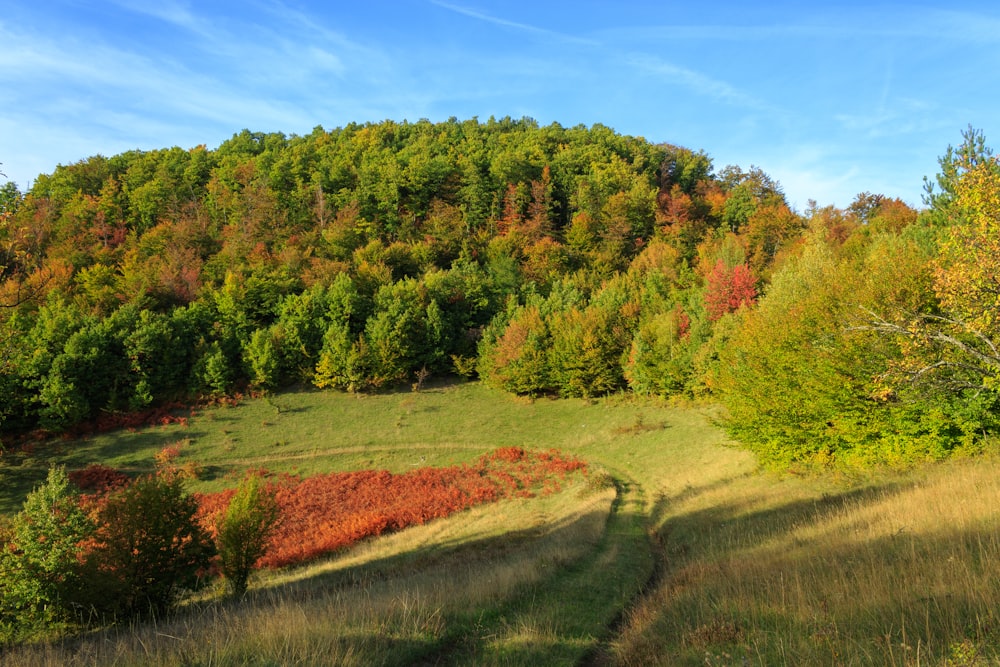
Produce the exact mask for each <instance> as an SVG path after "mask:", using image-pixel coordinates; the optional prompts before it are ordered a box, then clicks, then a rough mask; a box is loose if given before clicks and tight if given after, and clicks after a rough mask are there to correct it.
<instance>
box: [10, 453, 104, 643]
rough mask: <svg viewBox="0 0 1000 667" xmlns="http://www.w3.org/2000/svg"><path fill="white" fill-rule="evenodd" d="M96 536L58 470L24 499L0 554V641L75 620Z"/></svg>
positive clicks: (51, 469)
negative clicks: (89, 545)
mask: <svg viewBox="0 0 1000 667" xmlns="http://www.w3.org/2000/svg"><path fill="white" fill-rule="evenodd" d="M94 531H95V525H94V523H93V521H92V520H91V519H90V518H89V517H88V516H87V514H86V512H84V510H83V509H81V507H80V503H79V499H78V494H77V493H76V492H75V491H74V490H73V488H72V487H71V485H70V482H69V478H68V476H67V475H66V471H65V469H63V468H50V469H49V474H48V477H47V478H46V481H45V483H44V484H42V485H41V486H39V487H37V488H36V489H35V490H34V491H32V492H31V493H30V494H28V497H27V499H26V500H25V501H24V507H23V509H22V510H21V512H20V513H19V514H18V515H17V516H16V517H14V519H13V521H12V522H11V525H10V530H9V533H8V535H7V541H6V544H4V545H3V550H2V551H0V604H2V608H0V636H3V637H4V638H5V639H19V638H21V637H23V636H25V635H30V634H31V633H32V632H36V631H44V630H45V629H47V628H49V627H51V626H52V625H53V624H57V623H65V622H69V621H72V620H75V619H76V617H77V613H78V612H79V611H80V609H79V601H80V600H81V597H82V596H81V591H82V589H83V587H84V586H85V585H86V583H87V582H86V581H85V577H84V559H85V546H84V545H85V542H86V540H88V539H89V538H90V537H91V536H92V535H93V534H94Z"/></svg>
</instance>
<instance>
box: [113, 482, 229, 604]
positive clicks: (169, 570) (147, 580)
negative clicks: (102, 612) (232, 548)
mask: <svg viewBox="0 0 1000 667" xmlns="http://www.w3.org/2000/svg"><path fill="white" fill-rule="evenodd" d="M197 512H198V502H197V500H195V498H194V497H193V496H191V495H189V494H187V493H185V491H184V487H183V480H182V479H181V478H180V477H178V476H171V475H153V476H147V477H142V478H140V479H137V480H136V481H135V482H133V483H132V484H131V485H129V486H127V487H125V488H124V489H121V490H119V491H116V492H113V493H112V494H111V495H109V496H108V497H107V498H106V500H105V501H104V503H103V505H102V506H101V508H100V509H99V512H98V524H99V528H98V530H97V535H96V540H97V547H96V549H95V552H96V553H95V556H96V558H97V561H98V563H99V565H100V569H101V573H102V575H103V581H104V582H105V584H104V585H105V586H106V589H107V591H108V594H107V598H106V600H107V602H108V606H109V607H110V608H109V609H108V611H110V612H112V613H117V614H122V615H126V616H132V615H140V616H144V615H148V614H159V613H163V612H165V611H167V610H169V609H170V608H171V606H172V605H173V604H174V602H175V601H176V600H177V598H178V596H179V595H180V593H181V592H182V591H185V590H192V589H195V588H197V586H198V585H199V584H200V583H202V581H203V575H204V573H205V572H206V571H207V569H208V566H209V563H210V560H211V558H212V556H213V555H214V554H215V547H214V545H213V543H212V540H211V538H210V537H209V535H208V533H207V532H206V531H205V529H204V528H202V526H201V524H200V523H199V522H198V519H197V517H196V514H197Z"/></svg>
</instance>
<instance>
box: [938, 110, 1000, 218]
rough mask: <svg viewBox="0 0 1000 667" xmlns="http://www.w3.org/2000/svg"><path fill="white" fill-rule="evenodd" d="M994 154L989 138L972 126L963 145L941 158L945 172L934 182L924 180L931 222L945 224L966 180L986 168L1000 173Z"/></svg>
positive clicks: (942, 169) (940, 162)
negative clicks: (981, 168)
mask: <svg viewBox="0 0 1000 667" xmlns="http://www.w3.org/2000/svg"><path fill="white" fill-rule="evenodd" d="M992 158H993V150H992V149H991V148H990V147H989V146H987V145H986V135H985V134H984V133H983V131H982V130H977V129H975V128H973V127H972V125H969V127H968V128H967V129H966V130H964V131H963V132H962V143H961V145H959V147H958V148H953V147H952V146H951V145H949V146H948V148H947V149H946V150H945V152H944V155H942V156H941V157H939V158H938V165H939V166H940V167H941V171H940V172H938V174H937V176H935V178H934V182H931V180H930V179H929V178H927V177H926V176H925V177H924V196H923V201H924V204H925V205H927V206H928V207H929V208H930V215H931V219H932V220H933V221H935V222H936V223H938V224H942V223H944V222H945V220H944V217H945V213H946V211H948V210H949V208H950V207H951V204H952V202H953V201H954V199H955V196H956V192H955V190H956V188H957V187H958V183H959V181H960V180H961V179H962V176H963V175H964V174H965V173H967V172H969V171H971V170H973V169H975V168H976V167H980V166H983V168H985V169H988V170H992V171H997V170H998V169H1000V165H998V164H997V162H996V160H993V159H992Z"/></svg>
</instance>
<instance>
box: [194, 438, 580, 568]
mask: <svg viewBox="0 0 1000 667" xmlns="http://www.w3.org/2000/svg"><path fill="white" fill-rule="evenodd" d="M578 470H581V471H585V470H586V464H584V463H583V462H582V461H580V460H579V459H575V458H568V457H565V456H563V455H562V454H559V453H558V452H526V451H525V450H523V449H521V448H519V447H507V448H503V449H498V450H496V451H494V452H493V453H491V454H487V455H485V456H483V457H481V458H480V459H479V460H478V461H477V462H475V463H474V464H471V465H470V464H466V465H456V466H450V467H447V468H420V469H418V470H414V471H412V472H407V473H401V474H392V473H390V472H387V471H384V470H362V471H356V472H339V473H330V474H326V475H316V476H314V477H309V478H306V479H301V480H300V479H297V478H294V477H288V476H286V477H283V478H280V479H274V478H272V481H271V482H270V484H271V490H272V491H273V492H274V493H275V497H276V499H277V501H278V505H279V507H280V508H281V521H280V523H279V526H278V528H277V530H276V532H275V534H274V535H273V536H272V538H271V545H270V549H269V550H268V552H267V554H266V555H265V556H264V557H263V558H261V560H260V561H259V562H258V563H257V566H258V567H270V568H277V567H284V566H288V565H296V564H300V563H304V562H306V561H309V560H312V559H315V558H318V557H320V556H323V555H325V554H329V553H332V552H334V551H336V550H338V549H342V548H344V547H347V546H349V545H351V544H353V543H355V542H358V541H359V540H363V539H365V538H367V537H372V536H375V535H380V534H382V533H384V532H386V531H392V530H400V529H402V528H406V527H407V526H412V525H417V524H422V523H425V522H427V521H430V520H431V519H437V518H441V517H445V516H448V515H449V514H452V513H454V512H458V511H461V510H464V509H468V508H470V507H472V506H474V505H481V504H483V503H489V502H495V501H497V500H500V499H503V498H511V497H531V496H532V495H534V494H535V493H536V492H539V491H540V492H541V493H551V492H553V491H555V490H557V489H558V488H559V481H560V480H561V479H563V478H564V477H565V476H566V475H568V474H570V473H572V472H575V471H578ZM233 493H234V491H233V490H229V491H223V492H220V493H213V494H207V495H201V496H199V502H200V504H201V511H200V515H201V517H202V519H203V520H204V521H205V522H206V523H207V524H211V523H213V521H212V519H213V518H214V517H216V516H218V514H219V513H220V512H222V511H224V510H225V508H226V506H227V505H228V503H229V500H230V498H232V495H233Z"/></svg>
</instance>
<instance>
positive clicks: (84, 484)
mask: <svg viewBox="0 0 1000 667" xmlns="http://www.w3.org/2000/svg"><path fill="white" fill-rule="evenodd" d="M67 476H68V477H69V481H71V482H72V483H73V484H75V485H76V486H77V488H79V489H80V490H81V491H88V492H92V493H97V494H101V493H104V492H105V491H110V490H112V489H117V488H119V487H122V486H125V485H126V484H128V483H129V482H130V481H132V480H131V478H130V477H129V476H128V475H126V474H125V473H123V472H121V471H118V470H115V469H114V468H110V467H108V466H105V465H101V464H99V463H94V464H92V465H89V466H87V467H86V468H84V469H82V470H72V471H70V472H69V473H68V475H67Z"/></svg>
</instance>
